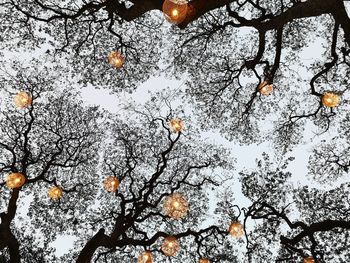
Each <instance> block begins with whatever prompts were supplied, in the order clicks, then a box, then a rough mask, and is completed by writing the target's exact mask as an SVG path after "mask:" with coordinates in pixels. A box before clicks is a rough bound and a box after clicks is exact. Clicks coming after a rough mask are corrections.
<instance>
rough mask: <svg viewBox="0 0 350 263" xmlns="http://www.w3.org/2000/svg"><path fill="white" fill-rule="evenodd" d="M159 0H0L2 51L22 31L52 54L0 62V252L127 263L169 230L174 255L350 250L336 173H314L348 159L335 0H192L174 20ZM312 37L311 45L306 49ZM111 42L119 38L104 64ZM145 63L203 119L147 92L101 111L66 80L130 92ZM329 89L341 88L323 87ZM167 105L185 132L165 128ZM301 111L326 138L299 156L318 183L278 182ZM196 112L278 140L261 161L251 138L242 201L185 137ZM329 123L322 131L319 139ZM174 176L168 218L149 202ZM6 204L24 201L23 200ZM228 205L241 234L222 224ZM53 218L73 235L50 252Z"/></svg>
mask: <svg viewBox="0 0 350 263" xmlns="http://www.w3.org/2000/svg"><path fill="white" fill-rule="evenodd" d="M163 3H164V1H163V0H144V1H140V0H139V1H136V0H129V1H128V0H101V1H95V0H89V1H71V0H67V1H50V0H49V1H41V0H30V1H21V0H3V1H2V2H1V3H0V8H1V10H0V30H1V32H3V33H2V34H1V36H0V39H1V47H2V48H3V49H4V52H3V53H6V52H7V51H10V52H14V53H15V54H18V55H20V56H21V58H22V59H23V61H22V60H21V61H20V64H25V63H24V57H25V55H23V54H22V53H23V48H26V49H29V50H30V51H35V52H38V53H43V52H45V53H47V56H45V58H44V59H47V58H48V57H50V59H49V60H48V61H49V62H48V63H50V64H53V65H54V66H53V67H52V68H46V67H42V66H40V65H41V64H40V63H39V62H38V61H36V62H37V64H40V65H35V66H33V64H32V69H30V67H27V68H26V67H23V66H21V67H20V66H19V65H18V64H15V65H14V66H13V68H12V70H10V71H8V70H5V71H4V73H1V81H0V87H1V88H2V90H4V94H2V95H4V97H5V98H7V100H6V99H5V100H4V104H3V105H2V107H4V108H3V109H2V110H1V112H0V119H1V126H0V149H1V152H0V172H1V175H2V176H3V179H1V180H2V181H0V191H1V196H0V209H1V211H0V213H1V214H0V215H1V217H0V218H1V222H0V261H4V262H6V261H10V262H20V261H22V262H46V261H50V262H55V261H59V262H73V261H77V262H91V261H94V262H130V260H134V259H135V260H136V258H137V257H138V256H139V255H140V253H142V252H143V251H146V250H147V251H151V252H152V254H153V255H154V256H155V257H156V259H157V262H169V261H172V259H169V257H166V255H165V253H164V251H162V250H161V245H162V242H163V240H164V239H165V238H166V237H168V236H173V237H176V238H177V239H178V240H179V242H180V243H181V246H182V249H181V250H180V252H179V253H178V255H177V257H176V259H174V260H177V261H183V262H198V260H199V259H200V258H209V259H210V261H211V262H241V261H248V262H271V261H272V262H273V261H276V262H298V261H301V260H302V259H303V258H306V257H307V256H311V257H313V259H314V261H315V262H347V261H349V260H350V258H349V249H348V248H347V243H348V242H347V241H348V238H349V231H348V229H349V228H350V223H349V222H350V221H349V217H348V210H349V200H348V195H349V190H348V187H349V183H347V182H343V183H341V184H340V183H338V185H336V186H332V187H327V186H328V183H329V181H330V180H331V183H332V182H333V181H334V180H338V179H343V180H346V178H345V177H344V176H343V175H345V174H347V173H348V171H349V167H350V160H349V158H348V154H347V153H348V151H349V145H348V144H349V143H348V141H349V134H350V133H349V128H348V122H349V114H348V113H347V111H348V107H347V103H348V101H349V100H348V99H347V97H348V96H349V87H350V81H349V78H348V76H349V75H350V61H349V59H350V19H349V16H348V14H347V12H346V8H345V5H344V1H342V0H328V1H326V0H306V1H301V0H280V1H270V0H267V1H261V0H221V1H220V0H192V1H189V2H188V7H187V13H186V17H185V19H184V20H183V21H181V22H180V23H178V24H176V25H173V26H170V24H169V23H168V22H165V23H164V21H165V19H163V14H162V13H161V12H160V11H161V10H162V5H163ZM313 49H318V50H321V52H322V53H320V54H317V55H312V58H311V61H309V62H308V61H305V60H304V57H305V53H307V52H311V51H313ZM111 52H116V53H114V54H117V55H121V60H120V61H117V62H118V63H115V65H116V66H115V67H113V66H112V65H111V64H113V63H110V64H109V63H108V56H109V55H110V54H111ZM35 54H36V53H35ZM112 54H113V53H112ZM110 60H111V59H110ZM6 62H7V61H6ZM109 62H111V61H109ZM122 62H123V63H124V65H123V66H122V65H121V64H123V63H122ZM40 67H41V68H43V69H41V70H39V68H40ZM11 72H16V74H12V73H11ZM53 72H54V73H56V74H53ZM57 72H59V73H60V76H58V75H59V74H57ZM159 72H164V73H165V74H168V75H169V76H172V77H177V78H182V77H183V76H186V88H185V89H186V90H185V93H186V95H185V96H182V95H181V94H179V95H178V96H179V97H181V99H183V98H185V99H186V101H185V103H184V104H186V103H187V102H189V103H193V104H190V105H193V107H194V109H195V111H194V112H195V113H196V114H198V116H197V117H198V120H199V126H200V128H201V129H200V130H199V129H197V128H196V125H195V124H194V125H193V126H191V124H190V123H192V122H193V123H195V121H194V120H193V119H191V118H190V117H189V116H188V115H186V114H184V113H182V112H181V110H179V109H177V108H176V109H174V108H172V107H171V106H170V102H169V100H167V98H166V97H167V95H164V94H161V93H159V94H156V96H155V97H154V98H152V100H151V101H150V102H148V103H147V104H146V105H145V106H144V107H136V106H135V105H128V107H127V109H125V110H124V111H123V113H125V116H123V115H121V116H110V115H109V114H107V113H106V112H102V111H100V110H99V109H98V108H97V107H85V106H82V104H83V103H82V102H81V101H80V100H79V99H78V98H76V97H78V96H79V95H78V93H75V92H73V91H68V89H67V88H68V87H76V86H77V84H81V85H91V84H92V85H94V86H95V87H97V88H107V89H110V90H111V91H113V92H132V91H133V90H134V89H135V88H136V87H137V86H138V84H140V83H142V82H144V81H145V80H147V79H148V78H149V77H150V76H153V75H158V74H159ZM271 85H272V86H271ZM263 88H264V89H263ZM72 89H73V88H72ZM272 89H273V92H272V94H271V95H270V96H266V95H268V94H269V93H270V92H271V90H272ZM19 90H25V91H27V92H29V93H30V94H31V96H32V99H33V103H32V104H31V105H30V106H28V107H27V108H25V109H16V108H14V106H13V101H12V98H11V97H12V96H14V95H15V94H16V93H17V92H18V91H19ZM326 94H328V95H329V94H331V95H336V96H337V97H336V98H337V99H340V104H339V105H336V104H338V102H337V103H334V105H332V103H329V102H327V101H326V102H325V100H326V98H327V97H326ZM327 104H328V106H327ZM164 105H166V106H164ZM164 111H166V112H164ZM178 117H179V118H181V119H183V120H185V125H186V128H185V130H184V131H183V132H182V131H177V132H173V131H172V129H171V127H170V126H171V125H170V124H169V122H170V121H171V120H173V119H174V118H178ZM262 124H263V125H262ZM180 126H181V125H180ZM262 126H263V129H262ZM305 127H306V128H305ZM314 127H316V130H312V132H313V133H315V134H316V135H317V138H324V137H322V136H325V137H326V139H324V140H320V141H319V142H318V143H316V144H315V145H313V149H312V153H311V155H310V159H309V167H308V168H309V174H308V177H309V178H308V179H312V180H313V181H312V184H315V185H312V186H310V187H306V186H299V185H293V182H292V178H293V176H292V174H291V173H290V172H289V170H288V165H289V163H291V162H293V158H292V157H290V158H288V156H289V155H288V154H289V153H290V152H291V151H292V150H293V147H294V146H296V145H301V144H302V143H303V138H304V135H305V134H306V133H311V132H310V131H308V129H311V128H313V129H314ZM203 128H205V129H206V130H219V132H220V133H221V134H222V135H223V136H225V137H226V138H227V139H229V140H231V141H236V142H239V143H242V144H254V143H261V142H263V141H267V140H268V141H272V142H273V147H274V148H275V150H276V153H278V154H281V156H283V157H281V156H279V157H276V158H275V159H274V161H270V160H269V157H268V155H266V154H264V156H263V160H261V161H258V162H257V167H256V170H255V171H241V172H239V178H240V180H241V184H242V193H243V195H244V196H245V197H247V198H248V199H249V202H250V205H248V206H247V207H241V205H239V204H236V200H234V199H233V196H234V193H232V192H231V191H230V188H231V187H232V180H231V179H232V178H233V177H236V176H234V175H232V174H233V173H234V172H232V171H233V164H232V163H233V161H232V157H231V156H230V154H229V153H228V152H227V151H226V150H225V149H224V148H222V147H221V146H216V145H211V144H209V143H207V142H206V141H203V140H202V139H200V132H201V131H202V130H203ZM329 132H335V133H337V135H336V136H333V137H332V138H331V139H330V137H327V135H329V134H328V133H329ZM307 135H308V136H309V137H311V135H310V134H307ZM305 137H306V136H305ZM228 171H229V172H228ZM16 172H19V173H22V174H23V175H24V177H25V183H24V185H23V186H22V187H20V188H15V189H13V190H9V189H8V188H7V187H6V182H5V178H6V177H7V176H8V175H9V174H10V173H16ZM108 176H114V180H115V179H116V178H117V179H118V184H119V187H118V189H117V191H116V192H114V193H109V192H107V191H106V190H104V189H103V187H102V181H103V180H104V179H105V178H106V177H108ZM294 176H295V175H294ZM344 178H345V179H344ZM317 184H319V185H317ZM50 186H59V187H61V188H62V189H63V196H62V198H61V199H59V200H58V201H50V200H49V198H48V197H47V196H46V195H47V190H48V189H49V188H50ZM314 186H315V187H314ZM215 191H217V195H216V196H215V195H214V194H213V192H215ZM173 193H181V194H182V195H183V196H185V197H186V199H187V200H188V202H189V206H190V209H189V212H188V214H187V215H186V216H185V217H184V218H182V219H179V220H174V219H171V218H170V217H169V216H167V215H166V213H165V211H164V209H163V204H164V202H165V200H166V198H167V197H168V196H169V195H171V194H173ZM209 200H210V202H209ZM209 204H211V205H212V206H215V217H214V218H212V217H211V216H212V215H211V214H210V210H211V209H212V207H209ZM20 205H22V207H24V209H23V210H25V209H27V207H29V208H28V212H27V213H26V214H25V215H22V214H21V213H19V209H18V207H19V206H20ZM22 213H24V212H22ZM209 215H210V218H208V217H209ZM24 217H25V219H24ZM236 220H241V222H242V223H243V225H244V230H245V231H244V232H245V236H244V237H245V238H244V239H238V240H235V239H232V238H230V237H229V236H228V234H229V233H228V227H229V225H230V223H231V222H233V221H236ZM17 221H18V222H17ZM22 221H23V222H26V223H28V222H29V223H30V226H29V227H28V226H27V225H25V224H23V222H22ZM64 234H66V235H71V236H74V237H75V238H76V242H75V245H74V248H72V249H71V250H70V251H69V253H67V254H65V255H64V256H62V257H61V258H56V257H55V256H54V249H53V248H52V247H51V246H50V244H51V243H52V241H53V240H55V239H56V238H57V237H59V236H60V235H64ZM243 244H244V245H245V248H243ZM239 246H240V248H238V247H239Z"/></svg>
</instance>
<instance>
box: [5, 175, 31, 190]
mask: <svg viewBox="0 0 350 263" xmlns="http://www.w3.org/2000/svg"><path fill="white" fill-rule="evenodd" d="M25 181H26V178H25V177H24V175H23V174H21V173H11V174H9V175H8V176H7V178H6V185H7V187H8V188H10V189H14V188H20V187H21V186H22V185H24V183H25Z"/></svg>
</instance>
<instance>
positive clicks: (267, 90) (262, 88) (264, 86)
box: [258, 81, 273, 96]
mask: <svg viewBox="0 0 350 263" xmlns="http://www.w3.org/2000/svg"><path fill="white" fill-rule="evenodd" d="M258 91H259V92H260V94H262V95H265V96H268V95H270V94H271V93H272V91H273V85H272V84H269V83H268V82H267V81H264V82H262V83H261V84H260V85H259V87H258Z"/></svg>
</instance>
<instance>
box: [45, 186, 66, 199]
mask: <svg viewBox="0 0 350 263" xmlns="http://www.w3.org/2000/svg"><path fill="white" fill-rule="evenodd" d="M62 194H63V190H62V188H61V187H58V186H53V187H51V188H50V189H49V191H48V195H49V197H50V198H51V199H52V200H58V199H60V198H61V197H62Z"/></svg>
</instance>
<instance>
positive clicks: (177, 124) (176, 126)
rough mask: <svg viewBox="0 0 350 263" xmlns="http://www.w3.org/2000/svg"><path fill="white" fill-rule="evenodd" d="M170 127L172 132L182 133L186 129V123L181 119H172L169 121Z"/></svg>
mask: <svg viewBox="0 0 350 263" xmlns="http://www.w3.org/2000/svg"><path fill="white" fill-rule="evenodd" d="M169 126H170V129H171V131H172V132H174V133H177V132H182V131H183V129H184V127H185V122H184V121H183V120H181V119H172V120H170V121H169Z"/></svg>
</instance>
